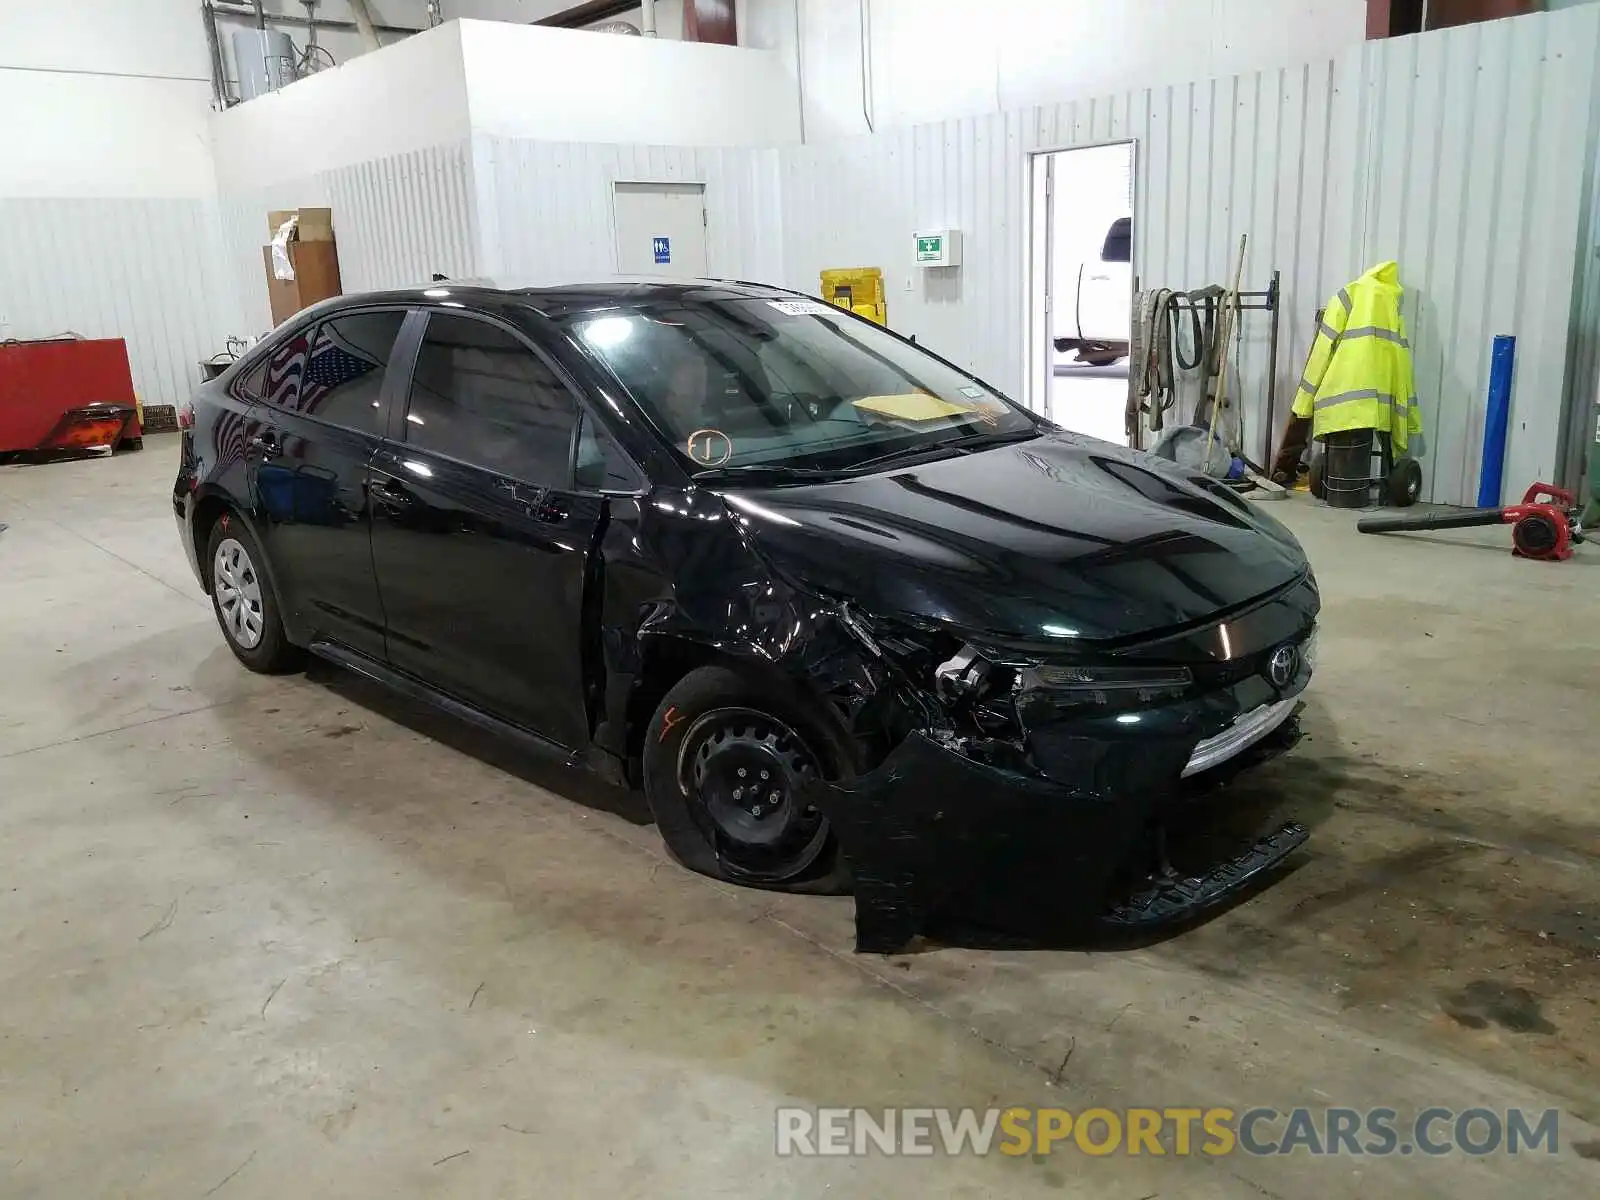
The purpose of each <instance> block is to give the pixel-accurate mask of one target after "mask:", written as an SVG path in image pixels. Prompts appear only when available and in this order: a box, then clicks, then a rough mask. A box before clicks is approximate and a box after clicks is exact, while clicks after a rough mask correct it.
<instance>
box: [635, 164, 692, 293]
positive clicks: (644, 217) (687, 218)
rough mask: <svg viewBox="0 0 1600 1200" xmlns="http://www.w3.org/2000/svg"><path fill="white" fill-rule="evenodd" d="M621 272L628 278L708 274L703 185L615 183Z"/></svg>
mask: <svg viewBox="0 0 1600 1200" xmlns="http://www.w3.org/2000/svg"><path fill="white" fill-rule="evenodd" d="M615 205H616V219H617V270H619V271H620V272H622V273H623V274H624V275H674V276H679V277H693V276H704V275H705V274H707V267H706V187H705V184H703V183H618V184H617V185H616V196H615Z"/></svg>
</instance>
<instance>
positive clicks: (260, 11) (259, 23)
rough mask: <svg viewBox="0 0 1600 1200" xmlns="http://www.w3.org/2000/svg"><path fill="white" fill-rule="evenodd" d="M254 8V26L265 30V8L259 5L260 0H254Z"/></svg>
mask: <svg viewBox="0 0 1600 1200" xmlns="http://www.w3.org/2000/svg"><path fill="white" fill-rule="evenodd" d="M255 8H256V28H257V29H259V30H262V31H263V32H265V31H266V28H267V10H266V9H265V8H263V7H262V6H261V0H255Z"/></svg>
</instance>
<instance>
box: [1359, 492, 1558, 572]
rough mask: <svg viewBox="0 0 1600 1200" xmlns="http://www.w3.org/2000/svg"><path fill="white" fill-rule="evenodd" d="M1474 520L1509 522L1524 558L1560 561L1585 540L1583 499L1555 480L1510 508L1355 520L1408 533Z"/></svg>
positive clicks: (1515, 548) (1368, 527)
mask: <svg viewBox="0 0 1600 1200" xmlns="http://www.w3.org/2000/svg"><path fill="white" fill-rule="evenodd" d="M1475 525H1510V526H1511V553H1512V554H1515V555H1516V556H1517V557H1519V558H1537V559H1542V560H1544V561H1546V562H1559V561H1561V560H1562V559H1565V558H1571V557H1572V547H1573V546H1574V545H1576V544H1577V543H1578V542H1581V541H1583V526H1582V525H1581V524H1579V522H1578V504H1577V500H1576V499H1575V498H1574V497H1573V495H1572V493H1571V492H1569V491H1567V490H1566V489H1565V488H1558V487H1556V486H1554V485H1553V484H1548V483H1536V484H1534V485H1533V486H1532V487H1530V488H1529V489H1528V490H1527V491H1526V492H1525V493H1524V494H1523V497H1522V503H1521V504H1511V505H1507V506H1506V507H1505V508H1469V509H1465V510H1456V511H1449V510H1447V511H1444V512H1436V513H1418V514H1416V515H1414V516H1404V517H1367V518H1365V519H1363V520H1361V521H1357V522H1356V528H1357V529H1358V530H1360V531H1361V532H1362V533H1406V532H1413V531H1416V530H1423V529H1467V528H1470V527H1472V526H1475Z"/></svg>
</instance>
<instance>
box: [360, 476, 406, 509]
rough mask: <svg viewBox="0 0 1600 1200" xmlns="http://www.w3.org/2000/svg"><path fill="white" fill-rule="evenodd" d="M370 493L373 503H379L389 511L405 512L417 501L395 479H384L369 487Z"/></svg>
mask: <svg viewBox="0 0 1600 1200" xmlns="http://www.w3.org/2000/svg"><path fill="white" fill-rule="evenodd" d="M370 495H371V496H372V502H373V503H374V504H381V505H383V507H384V508H387V509H388V510H389V511H390V512H407V511H409V510H410V509H411V507H412V506H413V505H415V504H416V502H417V498H416V497H415V496H413V495H412V494H411V493H410V492H409V491H407V490H406V488H405V486H404V485H403V484H401V483H400V482H399V481H398V480H395V479H386V480H384V481H383V482H382V483H380V484H379V485H378V486H377V487H375V488H372V489H371V491H370Z"/></svg>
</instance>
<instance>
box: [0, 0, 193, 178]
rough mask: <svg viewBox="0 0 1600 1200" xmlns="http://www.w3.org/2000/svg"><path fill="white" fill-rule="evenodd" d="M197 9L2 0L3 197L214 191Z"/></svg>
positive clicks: (109, 1) (89, 0) (88, 0)
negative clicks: (5, 118) (207, 135)
mask: <svg viewBox="0 0 1600 1200" xmlns="http://www.w3.org/2000/svg"><path fill="white" fill-rule="evenodd" d="M192 7H193V6H190V5H170V6H169V5H164V4H127V3H122V2H119V0H77V2H76V3H73V4H24V3H19V2H15V0H8V2H7V3H0V112H3V113H6V114H7V116H8V119H7V120H6V121H5V130H6V134H5V153H4V154H0V197H4V196H16V197H21V196H82V197H108V196H138V197H161V196H165V197H192V196H203V195H207V194H209V193H210V191H211V190H212V183H211V164H210V159H209V155H208V153H207V148H206V115H207V105H208V104H209V102H210V98H211V86H210V84H209V83H208V82H207V80H208V78H209V75H208V68H207V57H206V47H205V39H204V37H203V36H202V31H201V27H200V20H199V15H198V12H191V11H189V10H190V9H191V8H192Z"/></svg>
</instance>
